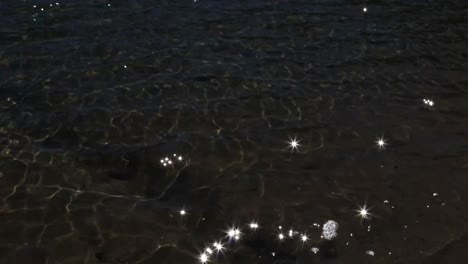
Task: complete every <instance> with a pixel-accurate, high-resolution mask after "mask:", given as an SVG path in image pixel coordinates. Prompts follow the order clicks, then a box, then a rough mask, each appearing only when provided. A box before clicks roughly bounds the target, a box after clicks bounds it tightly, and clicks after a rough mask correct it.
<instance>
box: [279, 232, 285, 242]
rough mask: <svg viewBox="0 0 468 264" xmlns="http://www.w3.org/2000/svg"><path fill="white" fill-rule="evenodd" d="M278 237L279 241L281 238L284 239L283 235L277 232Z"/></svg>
mask: <svg viewBox="0 0 468 264" xmlns="http://www.w3.org/2000/svg"><path fill="white" fill-rule="evenodd" d="M278 239H279V240H280V241H281V240H283V239H284V235H283V234H282V233H279V234H278Z"/></svg>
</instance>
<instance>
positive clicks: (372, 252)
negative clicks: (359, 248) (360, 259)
mask: <svg viewBox="0 0 468 264" xmlns="http://www.w3.org/2000/svg"><path fill="white" fill-rule="evenodd" d="M366 254H367V255H369V256H374V255H375V252H374V251H372V250H367V251H366Z"/></svg>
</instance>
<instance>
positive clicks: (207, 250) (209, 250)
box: [205, 247, 213, 255]
mask: <svg viewBox="0 0 468 264" xmlns="http://www.w3.org/2000/svg"><path fill="white" fill-rule="evenodd" d="M205 253H206V254H207V255H211V254H213V250H212V249H211V248H209V247H207V248H205Z"/></svg>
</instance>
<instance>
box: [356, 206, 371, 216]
mask: <svg viewBox="0 0 468 264" xmlns="http://www.w3.org/2000/svg"><path fill="white" fill-rule="evenodd" d="M357 212H358V213H359V216H360V217H361V218H362V219H368V218H369V210H368V209H367V207H366V206H365V205H364V206H363V207H361V208H359V210H357Z"/></svg>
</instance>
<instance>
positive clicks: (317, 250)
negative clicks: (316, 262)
mask: <svg viewBox="0 0 468 264" xmlns="http://www.w3.org/2000/svg"><path fill="white" fill-rule="evenodd" d="M310 250H312V252H314V254H317V253H318V252H319V249H318V248H316V247H313V248H311V249H310Z"/></svg>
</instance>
